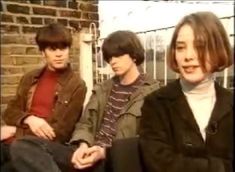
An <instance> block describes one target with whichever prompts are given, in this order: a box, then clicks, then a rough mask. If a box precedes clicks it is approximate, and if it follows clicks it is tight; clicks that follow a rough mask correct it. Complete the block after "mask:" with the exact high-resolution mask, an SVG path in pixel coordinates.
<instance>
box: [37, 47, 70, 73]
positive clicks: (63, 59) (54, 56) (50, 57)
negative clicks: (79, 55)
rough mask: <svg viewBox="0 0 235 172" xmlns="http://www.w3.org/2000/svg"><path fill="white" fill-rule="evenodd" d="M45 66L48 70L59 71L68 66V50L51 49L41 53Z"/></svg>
mask: <svg viewBox="0 0 235 172" xmlns="http://www.w3.org/2000/svg"><path fill="white" fill-rule="evenodd" d="M42 54H43V56H44V59H45V61H46V63H47V66H48V68H49V69H50V70H52V71H55V70H60V69H64V68H66V67H67V66H68V63H69V48H68V47H66V48H64V49H59V48H57V49H52V48H46V49H45V50H44V51H43V52H42Z"/></svg>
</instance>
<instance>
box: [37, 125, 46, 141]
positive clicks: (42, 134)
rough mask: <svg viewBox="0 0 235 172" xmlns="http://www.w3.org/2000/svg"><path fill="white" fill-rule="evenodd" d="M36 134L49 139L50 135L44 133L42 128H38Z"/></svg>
mask: <svg viewBox="0 0 235 172" xmlns="http://www.w3.org/2000/svg"><path fill="white" fill-rule="evenodd" d="M35 133H36V135H37V136H38V137H40V138H44V139H48V137H47V136H46V135H45V134H44V132H43V130H41V129H40V128H38V129H37V130H36V131H35Z"/></svg>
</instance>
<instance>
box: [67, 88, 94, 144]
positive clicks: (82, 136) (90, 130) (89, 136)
mask: <svg viewBox="0 0 235 172" xmlns="http://www.w3.org/2000/svg"><path fill="white" fill-rule="evenodd" d="M98 113H99V112H98V97H97V94H96V91H94V90H93V92H92V95H91V97H90V99H89V101H88V103H87V105H86V108H85V110H84V113H83V115H82V117H81V119H80V120H79V122H78V123H77V124H76V127H75V130H74V132H73V135H72V138H71V140H70V143H73V142H79V141H85V142H87V143H88V144H89V145H92V144H93V142H94V136H95V132H96V125H97V121H98Z"/></svg>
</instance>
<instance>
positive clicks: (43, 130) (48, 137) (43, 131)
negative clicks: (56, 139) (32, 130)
mask: <svg viewBox="0 0 235 172" xmlns="http://www.w3.org/2000/svg"><path fill="white" fill-rule="evenodd" d="M41 131H42V133H43V135H44V136H45V137H46V138H47V139H48V140H53V137H52V136H51V135H50V133H49V132H48V131H47V129H45V128H42V129H41Z"/></svg>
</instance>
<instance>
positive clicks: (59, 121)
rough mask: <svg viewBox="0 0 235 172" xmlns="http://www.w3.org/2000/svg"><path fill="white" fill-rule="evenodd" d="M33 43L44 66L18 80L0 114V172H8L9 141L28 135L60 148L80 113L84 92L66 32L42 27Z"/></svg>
mask: <svg viewBox="0 0 235 172" xmlns="http://www.w3.org/2000/svg"><path fill="white" fill-rule="evenodd" d="M36 43H37V45H38V47H39V50H40V51H41V53H42V56H43V57H42V58H43V59H42V60H43V61H44V62H45V66H44V67H42V68H41V69H35V70H33V71H30V72H28V73H26V74H25V75H24V76H23V77H22V79H21V80H20V83H19V85H18V89H17V92H16V95H15V97H14V98H13V99H12V100H10V102H9V104H8V106H7V109H6V110H5V112H4V114H3V121H4V124H3V125H1V150H2V154H1V155H2V156H1V171H8V172H9V171H10V169H7V168H6V166H7V165H6V164H8V163H11V156H10V155H9V147H10V145H11V144H12V141H13V142H14V141H15V140H18V139H21V138H24V136H26V135H32V136H35V137H37V138H38V139H40V140H48V141H52V142H58V143H62V144H64V143H66V142H68V141H69V139H70V138H71V135H72V132H73V130H74V128H75V124H76V122H77V121H78V120H79V119H80V115H81V113H82V109H83V102H84V99H85V95H86V90H87V89H86V85H85V82H84V81H83V80H82V79H81V78H80V76H79V75H78V74H76V73H75V72H74V71H73V70H72V69H71V66H70V64H69V50H70V47H71V44H72V35H71V33H70V31H69V30H68V29H67V28H65V27H64V26H63V25H61V24H57V23H53V24H50V25H47V26H44V27H42V28H40V29H39V31H38V32H37V34H36ZM17 151H18V150H15V152H16V153H17ZM19 151H20V150H19ZM24 151H26V152H25V153H27V148H26V150H24ZM13 154H14V152H13ZM34 156H37V155H36V154H35V155H34Z"/></svg>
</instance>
